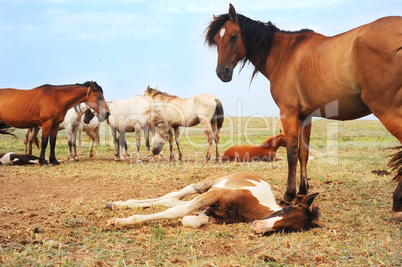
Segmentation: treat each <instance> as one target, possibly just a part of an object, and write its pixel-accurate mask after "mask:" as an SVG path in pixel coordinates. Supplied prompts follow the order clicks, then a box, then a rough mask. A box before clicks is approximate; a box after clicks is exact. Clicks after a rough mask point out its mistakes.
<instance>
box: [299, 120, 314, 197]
mask: <svg viewBox="0 0 402 267" xmlns="http://www.w3.org/2000/svg"><path fill="white" fill-rule="evenodd" d="M299 124H300V125H299V137H300V139H299V161H300V185H299V193H298V194H297V198H296V204H298V203H299V202H300V201H301V200H302V199H303V197H305V196H306V195H307V192H308V188H309V185H308V180H307V161H308V152H309V144H310V133H311V117H308V118H307V119H306V120H304V121H301V120H300V121H299Z"/></svg>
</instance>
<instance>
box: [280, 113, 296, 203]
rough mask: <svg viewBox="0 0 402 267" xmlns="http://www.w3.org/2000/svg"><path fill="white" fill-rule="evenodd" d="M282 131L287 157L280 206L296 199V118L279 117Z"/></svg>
mask: <svg viewBox="0 0 402 267" xmlns="http://www.w3.org/2000/svg"><path fill="white" fill-rule="evenodd" d="M281 116H282V119H281V122H282V126H283V131H284V132H285V138H286V148H287V157H288V185H287V188H286V192H285V195H284V197H283V201H281V205H285V204H290V202H292V200H293V199H295V197H296V171H297V160H298V151H299V147H298V128H299V127H298V126H299V119H298V116H292V117H289V116H286V115H281Z"/></svg>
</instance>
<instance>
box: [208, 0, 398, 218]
mask: <svg viewBox="0 0 402 267" xmlns="http://www.w3.org/2000/svg"><path fill="white" fill-rule="evenodd" d="M205 42H206V43H207V44H208V45H209V46H216V47H217V50H218V63H217V67H216V74H217V75H218V77H219V79H221V80H222V81H223V82H229V81H230V80H231V79H232V74H233V69H234V68H235V67H236V65H237V63H238V62H240V61H242V63H243V66H244V64H245V63H246V62H248V61H250V62H251V63H252V64H253V65H254V66H255V69H254V73H253V76H252V78H253V77H254V75H255V74H256V73H257V72H261V73H262V74H263V75H264V76H265V77H266V78H267V79H268V80H269V81H270V85H271V94H272V97H273V99H274V101H275V103H276V104H277V105H278V107H279V109H280V113H281V122H282V126H283V130H284V132H285V135H286V144H287V158H288V168H289V171H288V185H287V189H286V193H285V195H284V203H290V202H291V201H292V200H293V199H295V198H296V171H297V162H298V160H299V161H300V169H301V171H300V188H299V193H298V195H299V196H298V200H299V199H301V198H302V196H303V195H306V194H307V191H308V181H307V170H306V166H307V159H308V152H309V141H310V132H311V119H312V117H324V118H329V119H336V120H352V119H357V118H361V117H363V116H366V115H369V114H371V113H373V114H374V115H375V116H376V117H377V118H379V119H380V121H381V122H382V124H383V125H384V126H385V127H386V128H387V129H388V131H389V132H390V133H391V134H393V135H394V136H395V137H396V138H397V139H398V140H399V142H401V143H402V17H397V16H395V17H385V18H381V19H378V20H376V21H374V22H372V23H369V24H366V25H363V26H360V27H358V28H355V29H352V30H350V31H348V32H345V33H342V34H339V35H336V36H333V37H326V36H323V35H321V34H319V33H315V32H314V31H311V30H301V31H298V32H287V31H281V30H279V29H278V28H277V27H275V26H274V25H273V24H272V23H271V22H268V23H262V22H259V21H254V20H252V19H249V18H247V17H245V16H243V15H240V14H237V13H236V11H235V9H234V7H233V6H232V5H230V6H229V13H228V14H223V15H220V16H218V17H214V20H213V21H212V22H211V23H210V25H209V26H208V28H207V30H206V37H205ZM397 210H398V211H399V212H402V205H399V207H397Z"/></svg>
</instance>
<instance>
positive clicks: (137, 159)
mask: <svg viewBox="0 0 402 267" xmlns="http://www.w3.org/2000/svg"><path fill="white" fill-rule="evenodd" d="M135 137H136V141H137V158H136V161H137V162H141V161H142V160H141V157H140V147H141V128H139V127H136V129H135Z"/></svg>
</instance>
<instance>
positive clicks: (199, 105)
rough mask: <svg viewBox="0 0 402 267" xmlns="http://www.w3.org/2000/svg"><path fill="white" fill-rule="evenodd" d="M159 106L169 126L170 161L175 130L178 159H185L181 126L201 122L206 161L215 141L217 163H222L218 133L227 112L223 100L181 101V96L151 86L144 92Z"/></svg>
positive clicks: (199, 97)
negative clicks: (183, 156)
mask: <svg viewBox="0 0 402 267" xmlns="http://www.w3.org/2000/svg"><path fill="white" fill-rule="evenodd" d="M144 95H145V96H147V97H150V98H152V99H153V101H154V102H155V103H156V104H157V105H159V106H160V107H161V109H162V111H163V114H164V115H165V117H166V120H167V121H168V123H169V145H170V158H169V160H170V161H172V160H173V159H174V156H173V131H174V134H175V140H176V145H177V149H178V151H179V160H182V155H183V154H182V153H181V149H180V137H179V135H180V132H179V126H183V127H191V126H195V125H198V124H200V123H201V125H202V127H203V129H204V132H205V135H206V136H207V141H208V149H207V154H206V156H205V162H208V161H209V160H210V158H211V146H212V141H215V147H216V161H219V151H218V144H219V131H220V130H221V128H222V124H223V120H224V113H223V107H222V103H221V101H220V100H219V99H218V98H216V97H214V96H212V95H209V94H199V95H196V96H193V97H189V98H185V99H182V98H180V97H178V96H174V95H169V94H167V93H165V92H161V91H159V90H157V89H153V88H151V87H149V86H148V88H147V89H146V90H145V93H144Z"/></svg>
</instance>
